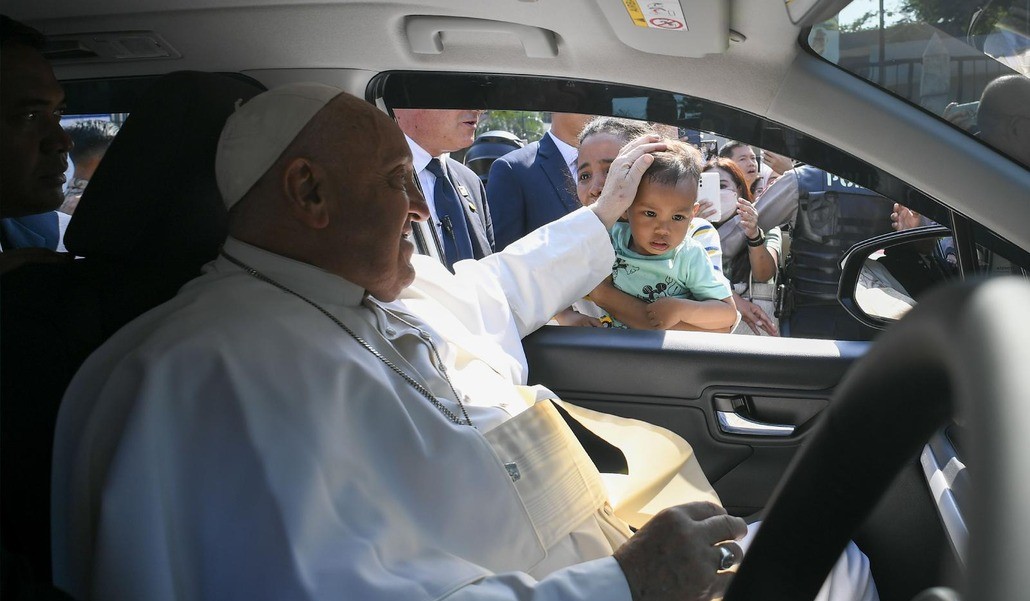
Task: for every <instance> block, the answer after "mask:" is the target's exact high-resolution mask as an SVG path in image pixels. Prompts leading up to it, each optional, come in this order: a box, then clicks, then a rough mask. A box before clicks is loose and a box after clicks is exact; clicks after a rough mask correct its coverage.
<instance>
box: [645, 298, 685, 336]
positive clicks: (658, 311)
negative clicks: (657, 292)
mask: <svg viewBox="0 0 1030 601" xmlns="http://www.w3.org/2000/svg"><path fill="white" fill-rule="evenodd" d="M679 313H680V302H679V299H676V298H672V297H669V296H663V297H662V298H660V299H658V300H656V301H655V302H653V303H651V304H650V305H648V306H647V320H648V321H649V322H650V323H651V327H652V328H654V329H656V330H668V329H669V328H671V327H673V326H675V325H676V324H678V323H679V322H681V321H683V320H682V319H680V316H679Z"/></svg>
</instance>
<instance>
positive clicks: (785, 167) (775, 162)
mask: <svg viewBox="0 0 1030 601" xmlns="http://www.w3.org/2000/svg"><path fill="white" fill-rule="evenodd" d="M762 161H763V162H764V163H765V164H766V165H768V166H769V169H772V170H773V173H779V174H780V175H783V174H784V173H786V172H787V171H789V170H790V169H793V168H794V161H792V160H790V159H788V158H787V157H785V156H783V155H782V154H776V153H775V152H769V151H768V150H763V151H762Z"/></svg>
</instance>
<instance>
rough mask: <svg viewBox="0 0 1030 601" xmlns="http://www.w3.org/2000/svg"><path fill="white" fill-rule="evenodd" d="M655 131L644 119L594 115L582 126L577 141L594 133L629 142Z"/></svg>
mask: <svg viewBox="0 0 1030 601" xmlns="http://www.w3.org/2000/svg"><path fill="white" fill-rule="evenodd" d="M653 133H655V129H654V127H652V126H651V124H650V123H647V122H646V121H634V120H633V119H620V118H618V117H594V118H593V119H591V120H590V122H589V123H587V124H586V126H585V127H583V131H581V132H580V133H579V142H580V144H582V143H583V140H586V139H587V138H589V137H590V136H593V135H595V134H609V135H612V136H615V137H616V138H619V139H620V140H623V141H625V142H629V141H630V140H634V139H636V138H639V137H640V136H643V135H646V134H653Z"/></svg>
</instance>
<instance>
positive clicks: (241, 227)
mask: <svg viewBox="0 0 1030 601" xmlns="http://www.w3.org/2000/svg"><path fill="white" fill-rule="evenodd" d="M273 92H274V91H273ZM278 94H279V95H280V96H283V95H284V94H285V95H286V96H289V91H285V92H283V91H280V92H279V93H278ZM316 95H317V94H316ZM255 100H259V101H260V100H261V95H259V96H256V97H255V99H254V100H251V102H254V101H255ZM294 102H300V104H304V102H303V101H302V100H298V99H296V98H293V97H288V98H286V100H285V103H286V104H287V105H291V104H292V103H294ZM278 105H281V103H280V102H278V101H276V100H275V98H274V96H273V98H272V99H271V101H270V102H269V99H268V98H266V99H265V103H264V105H263V104H258V105H256V106H254V107H252V109H251V114H248V113H244V114H243V115H242V116H241V118H240V119H238V120H237V121H238V122H239V123H238V124H237V125H235V126H233V127H236V128H242V129H239V131H237V132H236V134H239V135H241V136H242V137H239V138H238V139H235V138H234V136H235V135H236V134H233V133H232V132H230V135H229V136H226V135H225V134H224V133H223V141H225V140H226V139H228V138H232V139H235V141H234V142H232V143H231V144H226V145H225V146H224V148H223V147H222V146H220V149H219V152H222V151H223V149H224V150H225V151H226V152H228V153H229V154H231V150H232V149H233V148H236V149H239V150H240V151H241V152H244V155H245V153H246V148H247V147H246V146H241V145H240V144H239V142H242V141H247V140H251V139H252V138H253V139H275V138H277V137H278V139H283V137H284V135H283V132H282V131H278V134H276V131H277V130H278V129H279V128H281V127H282V124H281V123H280V121H279V120H278V119H277V118H276V114H275V109H276V107H277V106H278ZM243 109H246V105H245V106H244V107H243V108H242V109H241V110H243ZM305 110H307V111H308V112H310V113H313V114H311V116H310V117H309V118H308V120H307V122H306V123H304V124H303V126H301V127H298V129H299V131H297V132H296V134H295V135H294V136H293V137H292V139H290V140H289V141H288V142H287V143H285V144H284V146H285V147H284V148H283V149H282V150H281V152H279V153H278V155H277V156H276V158H275V159H274V161H272V163H271V165H270V166H269V167H268V169H267V170H266V171H265V172H264V173H262V174H261V175H260V176H258V178H257V181H256V182H255V183H254V184H253V186H251V187H250V188H249V189H248V190H247V191H246V193H245V194H243V197H242V199H240V200H239V201H238V202H236V203H235V204H234V205H233V206H232V208H231V210H230V212H229V231H230V233H231V235H233V236H234V237H236V238H238V239H240V240H242V241H244V242H247V243H249V244H253V245H255V246H258V247H260V248H264V249H265V250H269V251H271V252H274V253H276V254H279V255H282V256H286V257H290V258H292V259H295V260H297V261H302V262H305V263H309V264H311V265H314V266H316V267H319V268H321V269H323V270H325V271H328V272H330V273H333V274H336V275H338V276H339V277H341V278H344V279H346V280H348V281H350V282H352V283H354V284H357V285H359V286H362V287H363V288H364V289H365V290H367V291H368V292H369V293H370V294H371V295H373V296H375V297H376V298H379V299H380V300H386V301H389V300H393V299H394V298H396V297H397V295H398V294H400V291H401V290H402V289H403V288H404V287H405V286H407V285H408V284H410V283H411V281H412V280H413V279H414V277H415V272H414V269H413V268H412V266H411V255H412V253H413V252H414V245H412V243H411V242H410V240H409V239H408V238H409V236H410V234H411V222H412V221H420V220H423V219H426V218H427V217H428V212H429V210H428V207H427V206H426V203H425V200H424V199H423V198H422V195H421V194H420V193H419V191H418V189H417V188H416V186H415V183H414V169H413V168H412V164H411V151H410V150H409V148H408V143H407V141H406V140H405V138H404V134H402V133H401V130H400V129H399V128H398V127H397V125H396V124H395V123H394V122H393V121H392V120H390V118H389V117H388V116H387V115H386V114H385V113H383V112H382V111H380V110H378V109H377V108H375V107H374V106H373V105H371V104H369V103H367V102H365V101H363V100H361V99H360V98H356V97H354V96H351V95H349V94H346V93H343V92H340V93H338V94H335V95H333V96H331V97H330V98H329V99H328V101H326V102H325V104H324V106H322V107H321V108H320V109H318V110H316V111H311V107H310V106H309V107H308V108H307V109H305ZM265 113H267V114H265ZM255 114H257V116H258V117H261V118H255ZM264 117H267V118H264ZM294 117H295V115H294ZM288 118H289V117H288ZM294 125H295V126H296V123H294ZM229 127H230V125H227V128H229ZM250 129H253V130H254V131H250ZM265 130H272V131H271V133H269V131H265ZM248 132H249V133H248ZM243 134H246V135H243ZM273 134H276V135H273ZM263 152H264V153H265V154H264V155H263V156H267V153H269V152H271V151H270V150H268V149H265V150H264V151H263ZM227 158H230V159H231V157H227ZM238 158H239V157H236V159H238ZM236 159H232V160H225V161H223V162H222V163H221V165H222V171H220V174H219V176H220V178H225V181H226V182H229V181H237V180H235V179H233V177H234V176H235V174H233V173H229V172H224V169H225V168H226V167H227V166H229V165H232V166H237V167H239V168H241V169H243V170H245V171H246V170H247V169H252V168H253V167H252V163H247V162H245V161H240V160H236ZM239 181H240V182H242V185H246V179H245V178H244V179H241V180H239ZM219 183H220V185H221V180H220V182H219ZM236 185H239V184H236ZM228 188H230V189H232V185H230V186H228Z"/></svg>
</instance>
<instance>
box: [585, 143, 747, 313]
mask: <svg viewBox="0 0 1030 601" xmlns="http://www.w3.org/2000/svg"><path fill="white" fill-rule="evenodd" d="M666 144H667V146H668V150H666V151H664V152H658V153H655V160H654V162H653V163H652V164H651V165H650V167H649V168H648V170H647V172H646V173H645V174H644V176H643V178H642V180H641V182H640V187H639V188H638V190H637V195H636V197H635V198H634V200H633V204H632V205H631V206H630V208H629V209H628V210H627V211H626V214H625V218H626V222H619V223H617V224H615V227H614V228H612V233H611V236H612V244H613V246H614V247H615V255H616V259H615V264H614V266H613V267H612V282H613V284H614V286H615V288H617V289H618V290H620V291H622V292H623V293H625V294H629V295H632V296H634V297H636V298H637V299H640V300H643V301H645V302H646V303H648V304H647V305H646V306H645V308H644V316H642V319H643V320H646V323H647V324H649V325H650V327H652V328H657V329H666V330H668V329H690V330H707V331H728V330H729V329H730V328H732V327H733V325H734V323H735V322H736V320H737V311H736V308H735V307H734V305H733V300H732V291H731V290H730V288H729V284H728V282H727V281H726V279H725V278H723V277H720V276H719V275H718V273H717V272H716V270H713V269H712V264H711V261H710V260H709V258H708V255H707V253H706V252H705V248H704V246H702V245H701V244H700V243H698V242H697V241H696V240H694V239H693V238H692V237H689V236H688V232H689V229H690V225H691V220H692V219H693V217H694V213H695V211H696V205H695V201H696V200H697V186H698V178H699V177H700V174H701V168H702V166H703V163H702V161H701V154H700V152H699V151H698V150H697V149H696V148H694V147H693V146H690V145H689V144H685V143H683V142H679V141H677V140H666ZM595 292H596V291H595ZM609 320H610V321H611V322H612V325H614V326H616V327H626V326H625V325H624V324H622V323H621V322H619V321H617V320H614V319H611V318H609V317H607V316H606V317H604V318H602V321H609Z"/></svg>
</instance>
